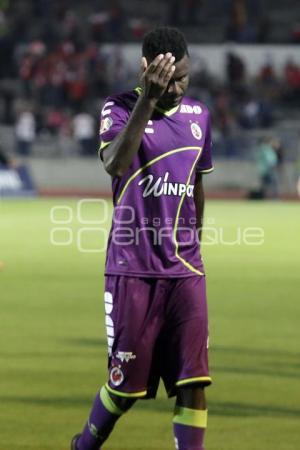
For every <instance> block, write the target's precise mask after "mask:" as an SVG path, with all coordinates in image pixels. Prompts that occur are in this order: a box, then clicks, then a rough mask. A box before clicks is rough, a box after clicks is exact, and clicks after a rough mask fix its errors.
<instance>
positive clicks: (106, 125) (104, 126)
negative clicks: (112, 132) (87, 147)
mask: <svg viewBox="0 0 300 450" xmlns="http://www.w3.org/2000/svg"><path fill="white" fill-rule="evenodd" d="M112 124H113V120H112V118H111V117H105V118H104V119H102V120H101V126H100V134H102V133H105V132H106V131H108V130H109V129H110V127H111V126H112Z"/></svg>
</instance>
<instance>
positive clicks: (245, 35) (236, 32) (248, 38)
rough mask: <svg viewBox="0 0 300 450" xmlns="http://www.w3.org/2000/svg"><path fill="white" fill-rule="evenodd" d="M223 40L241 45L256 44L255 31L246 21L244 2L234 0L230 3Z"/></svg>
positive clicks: (242, 0) (243, 0) (246, 14)
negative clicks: (227, 22) (228, 17)
mask: <svg viewBox="0 0 300 450" xmlns="http://www.w3.org/2000/svg"><path fill="white" fill-rule="evenodd" d="M225 39H226V40H227V41H233V42H239V43H241V44H242V43H249V42H256V33H255V30H254V28H253V27H252V26H251V24H250V23H249V21H248V13H247V8H246V4H245V0H234V2H233V3H232V7H231V11H230V19H229V24H228V27H227V30H226V32H225Z"/></svg>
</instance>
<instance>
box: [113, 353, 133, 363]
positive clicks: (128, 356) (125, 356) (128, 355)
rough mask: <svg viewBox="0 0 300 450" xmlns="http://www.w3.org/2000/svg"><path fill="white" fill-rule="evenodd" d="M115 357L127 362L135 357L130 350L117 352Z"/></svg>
mask: <svg viewBox="0 0 300 450" xmlns="http://www.w3.org/2000/svg"><path fill="white" fill-rule="evenodd" d="M117 358H118V359H120V360H121V361H122V362H124V361H126V362H129V361H130V360H131V359H136V355H134V354H133V353H132V352H118V353H117Z"/></svg>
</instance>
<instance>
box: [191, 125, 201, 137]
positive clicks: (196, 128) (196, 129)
mask: <svg viewBox="0 0 300 450" xmlns="http://www.w3.org/2000/svg"><path fill="white" fill-rule="evenodd" d="M191 132H192V135H193V136H194V138H195V139H198V141H200V140H201V138H202V130H201V128H200V127H199V125H198V124H197V123H196V122H192V123H191Z"/></svg>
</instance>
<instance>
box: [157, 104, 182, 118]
mask: <svg viewBox="0 0 300 450" xmlns="http://www.w3.org/2000/svg"><path fill="white" fill-rule="evenodd" d="M179 106H180V104H179V105H177V106H174V108H171V109H162V108H160V107H159V106H155V109H157V111H159V112H161V113H162V114H164V115H165V116H168V117H169V116H172V114H175V113H176V112H177V111H178V109H179Z"/></svg>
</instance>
